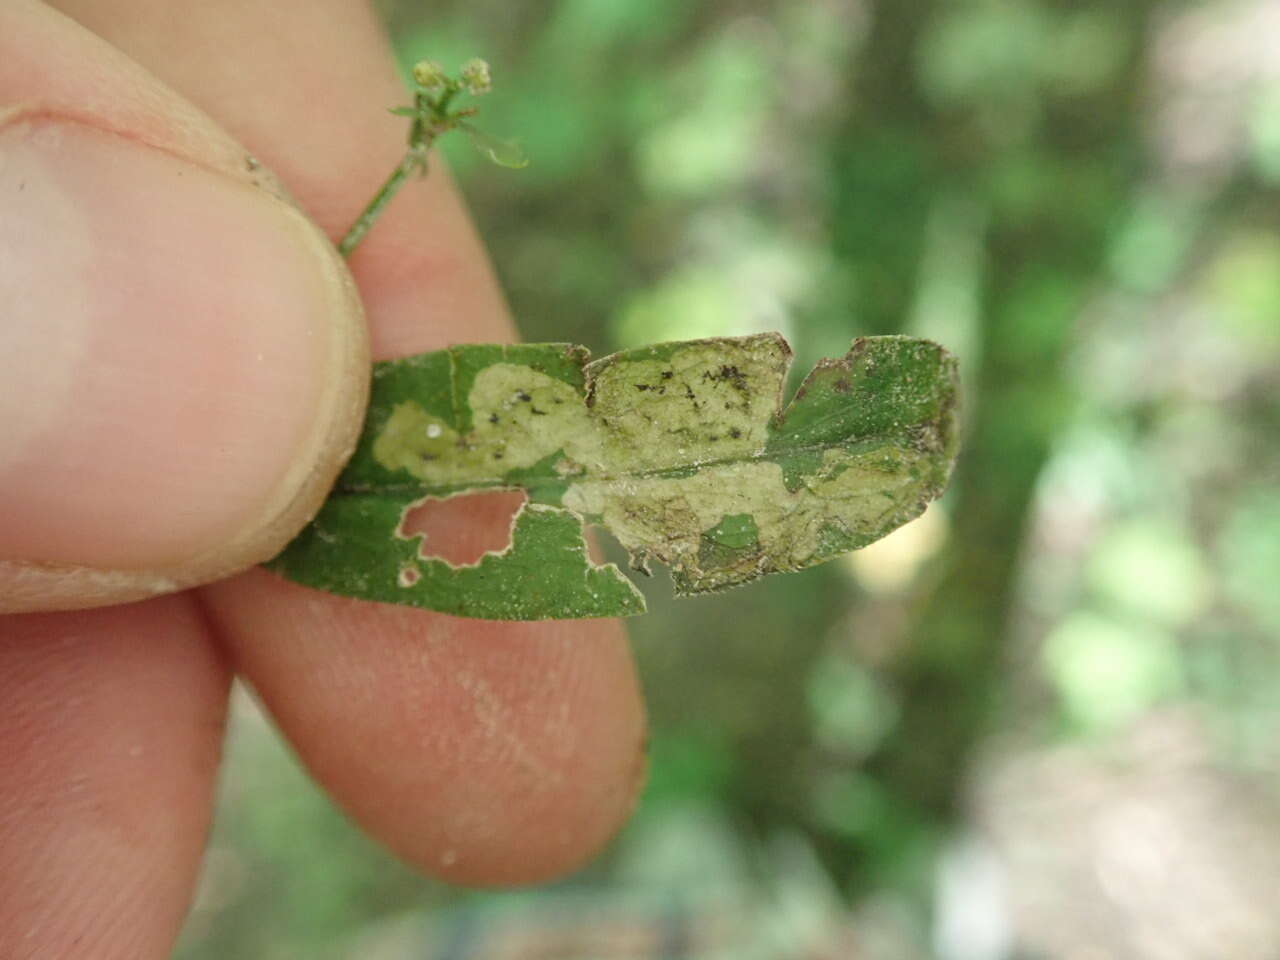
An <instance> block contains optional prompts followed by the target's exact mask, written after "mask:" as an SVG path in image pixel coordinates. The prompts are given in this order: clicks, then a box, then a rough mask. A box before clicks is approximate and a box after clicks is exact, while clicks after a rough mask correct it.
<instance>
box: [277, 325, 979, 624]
mask: <svg viewBox="0 0 1280 960" xmlns="http://www.w3.org/2000/svg"><path fill="white" fill-rule="evenodd" d="M587 361H588V354H587V352H586V350H584V349H583V348H581V347H574V346H568V345H565V344H532V345H520V346H460V347H453V348H450V349H448V350H442V351H437V352H435V353H427V354H422V355H420V356H416V357H410V358H407V359H404V360H395V361H391V362H388V363H381V364H378V365H377V366H376V367H375V370H374V383H373V396H372V399H371V402H370V408H369V416H368V420H367V421H366V424H365V432H364V435H363V436H362V438H361V441H360V444H359V446H358V448H357V450H356V452H355V454H354V456H353V457H352V459H351V462H350V463H349V464H348V466H347V469H346V470H345V472H344V473H343V474H342V476H341V477H340V478H339V481H338V484H337V486H336V488H335V489H334V492H333V493H332V494H331V496H330V497H329V500H328V501H327V502H326V503H325V505H324V507H323V509H322V510H321V512H320V514H319V515H318V516H317V517H316V519H315V520H314V521H313V522H312V523H311V525H310V526H309V527H308V528H307V529H306V530H304V531H303V532H302V534H300V535H299V536H298V538H297V539H295V540H294V542H293V543H292V544H290V545H289V547H288V548H287V549H286V550H285V551H284V553H282V554H281V555H280V556H279V557H277V558H276V559H275V560H274V561H272V563H271V566H272V567H273V568H274V569H276V570H277V571H279V572H280V573H283V574H284V575H286V576H288V577H290V578H291V579H293V580H296V581H298V582H299V583H303V584H306V585H307V586H311V587H317V588H319V589H322V590H328V591H330V592H332V593H339V594H345V595H348V596H353V597H360V598H363V599H367V600H379V601H386V602H392V603H404V604H410V605H413V606H418V607H424V608H427V609H431V610H438V611H442V612H446V613H452V614H457V615H460V616H471V617H483V618H487V619H500V620H536V619H550V618H566V617H598V616H621V615H629V614H634V613H640V612H642V611H643V609H644V603H643V599H642V598H641V596H640V594H639V593H638V592H637V591H636V589H635V587H634V586H633V585H632V584H631V582H630V581H629V580H628V579H627V578H626V577H624V576H623V575H622V574H621V572H620V571H619V570H618V569H617V567H615V566H613V565H611V564H610V565H604V566H596V565H594V564H592V563H591V561H590V560H589V559H588V557H587V553H586V545H585V542H584V540H583V531H582V524H583V521H587V522H591V523H598V524H601V525H603V526H605V527H607V528H608V529H609V530H610V531H611V532H612V533H613V534H614V536H615V537H617V539H618V540H619V542H620V543H621V544H622V545H623V546H624V547H626V549H627V550H628V551H629V552H630V554H631V558H632V566H633V567H634V568H635V569H637V570H641V571H644V572H648V564H649V562H650V561H651V560H657V561H659V562H662V563H665V564H668V565H669V566H670V567H671V574H672V578H673V580H674V582H675V587H676V592H677V593H678V594H681V595H688V594H694V593H702V592H706V591H711V590H718V589H722V588H724V587H731V586H736V585H738V584H743V583H747V582H748V581H751V580H754V579H756V578H757V577H760V576H762V575H764V574H767V573H776V572H785V571H793V570H801V569H803V568H805V567H809V566H812V565H813V564H816V563H821V562H822V561H824V560H828V559H830V558H832V557H834V556H837V555H839V554H841V553H844V552H846V551H848V550H852V549H855V548H857V547H862V546H865V545H867V544H869V543H871V542H872V541H874V540H877V539H879V538H880V537H882V536H884V535H885V534H887V533H889V532H890V531H891V530H893V529H894V528H896V527H898V526H900V525H902V524H903V523H906V522H907V521H908V520H911V519H913V518H915V517H916V516H918V515H919V514H920V513H921V512H922V511H923V510H924V508H925V505H926V504H927V503H928V502H929V501H930V500H932V499H934V498H935V497H937V496H938V495H939V494H940V493H941V492H942V489H943V487H944V486H945V485H946V481H947V478H948V476H949V474H950V471H951V466H952V464H953V462H954V459H955V455H956V447H957V433H956V422H955V421H956V417H955V406H956V392H957V386H956V382H957V378H956V363H955V359H954V358H953V357H952V356H951V355H950V354H949V353H947V351H946V350H944V349H943V348H942V347H940V346H938V345H937V344H935V343H931V342H929V341H927V340H918V339H914V338H911V337H870V338H865V339H859V340H856V341H855V342H854V344H853V347H852V349H851V350H850V351H849V353H848V354H847V355H845V356H844V357H843V358H841V359H839V360H824V361H822V362H821V363H819V364H818V365H817V367H815V369H814V370H813V371H812V372H811V373H810V374H809V376H808V378H807V379H806V380H805V382H804V384H803V385H802V386H801V387H800V389H799V390H798V391H797V393H796V396H795V398H794V399H793V400H792V401H791V403H790V404H789V405H788V406H787V407H786V408H785V409H783V407H782V388H783V382H784V380H785V378H786V374H787V369H788V367H789V366H790V362H791V350H790V348H789V347H788V346H787V344H786V341H784V340H783V339H782V338H781V337H780V336H778V335H777V334H761V335H758V336H750V337H741V338H726V339H715V340H695V341H687V342H681V343H668V344H659V345H656V346H651V347H644V348H641V349H636V350H628V351H625V352H623V353H618V354H614V355H613V356H610V357H605V358H603V359H601V360H597V361H595V362H593V363H588V362H587ZM500 489H508V490H510V489H521V490H523V491H524V492H525V494H526V495H527V498H528V502H527V503H526V504H525V505H524V507H523V508H522V509H521V510H520V512H519V513H518V514H517V516H516V519H515V522H514V525H513V529H512V536H511V543H510V545H509V546H508V547H507V549H505V550H503V551H500V552H497V551H495V552H489V553H486V554H485V555H484V556H483V557H482V559H481V560H480V561H479V562H478V563H475V564H469V565H457V566H455V565H452V564H450V563H448V562H447V561H445V560H443V559H440V558H433V557H424V556H422V555H421V550H420V547H421V546H422V544H421V536H420V535H413V536H406V535H404V534H403V533H402V532H401V526H402V523H403V521H404V518H405V516H406V514H407V513H408V512H409V511H410V510H411V509H412V508H414V507H416V506H418V505H420V504H422V503H423V502H425V501H426V500H428V499H430V498H448V497H452V496H455V495H458V494H463V493H469V492H475V491H482V490H500Z"/></svg>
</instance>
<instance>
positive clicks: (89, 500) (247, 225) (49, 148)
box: [0, 120, 368, 612]
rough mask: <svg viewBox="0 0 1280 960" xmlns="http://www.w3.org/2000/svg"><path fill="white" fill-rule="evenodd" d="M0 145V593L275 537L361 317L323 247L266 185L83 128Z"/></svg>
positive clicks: (60, 597) (139, 577)
mask: <svg viewBox="0 0 1280 960" xmlns="http://www.w3.org/2000/svg"><path fill="white" fill-rule="evenodd" d="M0 161H2V162H0V203H2V204H3V209H4V213H5V216H4V217H3V218H0V257H2V258H3V260H4V262H5V264H6V266H5V268H4V269H2V270H0V288H10V289H8V293H9V294H11V295H10V296H8V297H6V302H7V303H10V304H12V305H13V309H15V310H16V311H17V313H16V314H15V313H13V311H12V310H11V311H10V314H9V315H8V316H7V317H6V321H7V322H6V324H5V327H4V331H3V336H4V339H5V341H6V349H5V350H0V384H2V386H0V421H3V422H5V423H7V424H12V425H14V426H16V428H17V429H16V434H11V435H10V436H9V438H8V439H7V441H6V444H5V446H4V448H3V449H0V504H2V505H3V512H4V513H5V516H6V523H5V524H4V526H3V531H2V532H0V587H5V588H12V589H4V590H0V593H3V595H4V596H5V597H6V600H5V601H4V602H3V603H0V609H3V610H6V611H11V612H12V611H19V610H32V609H61V608H69V607H75V606H83V605H88V604H97V603H104V602H123V601H126V600H131V599H136V598H138V597H140V596H146V595H150V594H152V593H156V592H162V591H166V590H171V589H175V588H177V587H181V586H188V585H191V584H192V583H198V582H202V581H204V580H207V579H210V578H213V577H217V576H221V575H225V574H226V573H228V572H231V571H234V570H238V569H242V568H244V567H245V566H248V565H250V564H252V563H255V562H259V561H261V560H263V559H266V558H267V557H269V556H271V555H272V554H274V553H275V552H276V551H277V550H278V549H279V547H280V546H282V545H283V544H284V543H285V542H287V541H288V539H289V537H290V536H292V535H293V534H294V533H295V532H296V531H297V529H298V528H299V527H301V525H302V524H303V523H305V522H306V520H307V519H308V517H309V516H310V515H311V514H312V513H313V512H314V510H315V508H316V507H317V506H318V503H319V501H320V500H321V499H322V498H323V496H324V493H325V492H326V490H327V488H328V486H329V484H330V483H331V481H332V478H333V476H334V474H335V473H336V472H337V470H338V469H339V468H340V466H341V463H342V460H343V458H344V457H345V455H346V453H347V452H348V451H349V449H350V447H351V445H352V444H353V443H354V437H355V435H356V432H357V430H358V428H359V421H360V416H361V413H362V405H363V399H364V389H365V383H366V381H367V376H368V362H367V345H366V342H365V336H366V335H365V331H364V322H363V312H362V310H361V307H360V303H359V299H358V296H357V295H356V293H355V290H354V285H353V283H352V281H351V279H350V276H349V274H348V273H347V272H346V270H345V268H344V267H343V265H342V264H341V262H340V260H339V258H338V257H337V256H336V253H335V252H334V251H333V250H332V248H331V245H329V244H328V242H327V241H326V240H325V238H324V237H323V236H322V235H321V234H320V233H319V231H318V230H317V229H316V228H315V227H314V226H312V225H311V224H309V223H308V222H307V221H306V219H305V218H304V217H303V216H302V215H301V214H300V213H298V212H297V211H296V210H295V209H293V208H292V207H290V206H288V205H287V204H286V203H284V202H282V201H280V200H279V199H278V198H276V197H274V196H271V195H270V194H268V193H267V192H265V191H261V190H258V189H256V188H255V187H253V186H251V185H248V184H245V183H242V182H236V181H234V180H232V179H230V178H226V177H223V176H222V175H221V174H219V173H215V172H213V171H211V170H209V169H206V168H203V167H201V166H199V165H196V164H193V163H188V162H186V161H184V160H182V159H179V158H177V157H175V156H172V155H170V154H167V153H164V152H162V151H159V150H155V149H154V148H151V147H148V146H145V145H142V144H140V143H137V142H134V141H130V140H129V139H128V138H125V137H121V136H118V135H116V134H113V133H108V132H105V131H100V130H95V129H93V128H90V127H86V126H84V125H82V124H78V123H68V122H54V121H49V120H42V121H19V122H17V123H16V124H11V125H10V126H9V127H7V128H5V129H4V130H3V131H0ZM19 604H21V605H19Z"/></svg>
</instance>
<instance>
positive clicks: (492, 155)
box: [458, 120, 529, 170]
mask: <svg viewBox="0 0 1280 960" xmlns="http://www.w3.org/2000/svg"><path fill="white" fill-rule="evenodd" d="M458 126H459V127H461V128H462V129H463V130H465V131H466V132H467V136H468V137H469V138H470V140H471V145H472V146H474V147H475V148H476V149H477V150H479V151H480V152H481V153H483V154H484V155H485V156H486V157H488V158H489V159H490V160H492V161H493V162H494V163H496V164H497V165H498V166H500V167H510V168H511V169H513V170H519V169H520V168H521V167H527V166H528V165H529V158H528V157H527V156H525V153H524V148H523V147H522V146H520V144H519V143H518V142H517V141H515V140H499V139H498V138H497V137H492V136H490V135H489V134H487V133H485V132H484V131H483V130H481V129H480V128H479V127H476V126H475V125H473V124H470V123H467V122H466V121H465V120H461V121H459V122H458Z"/></svg>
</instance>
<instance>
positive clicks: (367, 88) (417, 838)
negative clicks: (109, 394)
mask: <svg viewBox="0 0 1280 960" xmlns="http://www.w3.org/2000/svg"><path fill="white" fill-rule="evenodd" d="M67 6H68V8H69V9H72V10H74V12H75V15H76V16H78V17H83V18H85V21H86V22H87V23H90V24H91V25H92V26H93V27H94V28H95V29H97V30H99V31H101V32H103V33H104V35H106V36H108V37H109V38H110V39H112V40H113V41H114V42H116V43H118V44H119V45H121V46H122V47H123V48H124V49H125V50H127V51H128V52H130V53H131V54H132V55H133V56H135V57H137V58H138V59H139V60H141V61H142V62H144V63H146V64H147V65H148V66H149V67H150V68H152V69H154V70H155V71H156V72H157V73H158V74H159V75H160V76H162V77H164V78H165V79H167V80H169V81H170V82H171V83H173V84H174V85H175V86H176V87H177V88H178V89H180V90H182V91H183V93H184V94H186V95H187V96H189V97H191V98H192V99H193V100H194V101H195V102H196V103H198V104H200V105H201V106H203V107H204V108H205V109H207V110H208V111H209V112H210V113H211V114H213V115H214V116H216V117H217V118H218V119H219V121H220V122H222V123H223V124H225V125H226V126H227V127H228V129H230V130H232V131H233V132H235V133H236V134H237V135H238V137H239V138H241V139H242V140H243V141H244V142H245V143H247V144H249V145H250V146H251V147H252V149H253V150H254V151H255V152H256V153H257V154H258V155H260V156H261V157H263V158H265V159H267V160H268V161H269V162H270V164H271V166H272V167H274V168H275V169H276V170H278V171H279V172H280V173H281V174H282V176H283V178H284V180H285V182H286V184H287V185H288V187H289V189H290V191H291V192H292V193H293V194H294V195H295V196H296V197H298V198H299V200H300V201H301V202H302V203H303V204H304V206H305V207H306V208H307V209H308V210H309V211H311V212H312V214H313V216H315V217H316V218H317V219H318V220H319V221H320V222H321V223H322V224H324V225H325V227H326V229H328V230H329V231H330V235H331V236H337V235H338V234H339V233H340V232H341V231H342V230H343V229H345V227H346V226H347V225H348V224H349V223H350V221H351V220H352V219H354V217H355V216H356V214H357V213H358V211H359V210H360V208H361V206H362V205H363V203H364V201H365V200H366V199H367V198H368V197H369V196H370V195H371V194H372V191H373V190H374V189H375V188H376V186H377V184H378V183H379V182H380V181H381V180H382V178H383V177H385V175H386V173H387V172H388V171H389V170H390V169H391V167H392V166H393V165H394V164H395V163H396V161H397V160H398V159H399V157H400V155H401V153H402V151H403V148H404V145H403V130H402V128H401V127H400V126H399V125H397V124H396V123H394V122H391V121H390V120H389V119H388V118H387V116H386V114H385V113H384V111H383V110H382V108H383V107H384V106H388V105H391V104H395V103H398V102H400V101H402V99H403V98H404V92H403V90H402V89H401V88H400V86H399V85H398V82H397V81H396V80H395V77H394V74H393V71H392V69H391V67H390V58H389V55H388V53H387V50H386V48H385V44H384V43H383V41H382V39H381V38H380V35H379V32H378V30H377V28H376V25H375V23H374V21H373V19H372V17H371V15H370V14H369V11H368V9H367V7H366V6H365V5H364V4H361V3H352V2H347V0H324V2H320V3H315V2H312V3H305V4H304V3H302V2H301V0H293V2H285V3H277V4H267V5H261V4H256V3H249V2H247V0H230V2H227V3H223V4H218V5H210V4H196V3H180V4H173V3H169V4H156V3H152V2H144V0H117V2H114V3H103V2H89V0H73V2H69V3H68V4H67ZM228 49H234V50H235V51H236V56H235V57H234V58H228V57H225V56H224V54H223V51H225V50H228ZM352 266H353V270H354V272H355V274H356V278H357V280H358V281H359V283H360V286H361V291H362V294H363V296H364V298H365V302H366V305H367V307H368V312H369V319H370V322H371V324H372V341H373V343H374V345H375V354H376V355H378V356H382V357H387V356H393V355H397V354H400V353H408V352H416V351H420V350H426V349H431V348H434V347H439V346H442V345H444V344H446V343H450V342H459V341H468V340H493V339H502V338H505V337H506V335H507V331H508V320H507V316H506V312H505V308H504V306H503V303H502V299H501V297H500V295H499V294H498V293H497V290H496V288H495V287H494V285H493V282H492V278H491V275H490V271H489V268H488V266H487V263H486V260H485V257H484V255H483V252H482V251H481V249H480V247H479V244H478V242H477V241H476V239H475V235H474V233H473V231H472V229H471V227H470V226H469V224H468V222H467V219H466V217H465V215H464V213H463V212H462V208H461V206H460V204H459V203H458V202H457V200H456V197H455V195H454V194H453V192H452V188H451V187H450V185H449V183H448V182H447V180H445V179H444V178H443V177H441V176H440V169H439V165H435V166H433V172H432V174H431V175H430V176H429V177H427V179H426V180H425V181H422V182H419V183H415V184H414V185H413V186H411V187H410V188H408V189H406V191H404V193H403V194H402V195H401V196H400V197H399V198H397V200H396V202H395V203H394V204H392V206H391V208H390V210H389V212H388V214H387V215H386V217H385V218H384V219H383V220H382V221H380V222H379V223H378V225H377V227H375V229H374V230H373V231H371V232H370V234H369V235H368V237H367V238H366V240H365V243H364V245H363V246H362V247H361V248H360V249H359V250H358V251H357V254H356V256H355V258H354V260H353V263H352ZM205 596H206V597H207V598H208V600H209V604H210V611H211V614H212V616H213V617H214V619H215V621H216V622H217V623H218V624H219V626H220V628H221V631H222V633H223V635H224V636H225V637H226V638H227V641H228V643H229V646H230V648H231V650H232V651H233V653H234V656H235V658H236V661H237V664H238V665H239V666H240V668H241V669H242V670H243V671H244V672H245V673H246V675H247V676H248V677H249V678H250V679H251V681H252V682H253V684H254V685H255V687H256V688H257V689H258V691H259V692H260V694H261V695H262V697H263V699H264V701H265V702H266V703H267V705H268V707H269V708H270V709H271V710H272V712H273V713H274V714H275V715H276V717H277V718H278V720H279V722H280V723H281V726H282V728H283V729H284V730H285V732H286V733H287V735H288V736H289V737H290V739H291V740H292V741H293V743H294V745H295V747H296V749H297V750H298V752H299V754H300V755H301V757H302V758H303V760H304V761H305V762H306V763H307V764H308V765H309V766H310V768H311V770H312V771H313V772H314V773H315V775H316V776H317V777H318V778H319V779H320V780H321V781H322V782H324V783H325V784H326V786H327V787H328V788H329V789H330V791H331V792H332V793H333V794H334V796H335V797H336V798H337V799H338V800H339V801H340V802H341V803H342V804H343V805H344V806H345V807H347V809H349V810H350V811H352V812H353V813H354V814H355V815H356V816H357V817H358V818H359V819H360V820H361V821H362V822H363V823H364V824H365V825H366V826H368V827H369V828H370V829H371V830H372V831H373V832H374V833H376V834H377V835H378V836H380V837H381V838H382V839H383V840H384V841H385V842H386V843H388V844H389V845H390V846H391V847H392V848H393V849H395V850H397V851H398V852H399V853H401V854H402V855H404V856H405V857H407V858H409V859H412V860H414V861H416V862H418V863H420V864H422V865H423V866H425V867H426V868H427V869H429V870H432V871H433V872H436V873H440V874H443V875H446V876H449V877H451V878H453V879H455V880H465V881H468V882H491V883H497V882H520V881H528V880H534V879H541V878H545V877H547V876H550V875H554V874H556V873H559V872H562V871H564V870H566V869H569V868H570V867H572V866H574V865H576V864H577V863H580V862H581V861H582V860H583V859H584V858H585V857H587V856H589V855H590V854H591V853H592V852H593V851H595V850H596V849H597V848H598V847H599V846H600V844H601V843H603V842H604V840H605V839H606V838H607V837H608V836H609V835H610V834H611V833H612V832H613V830H615V829H616V827H617V825H618V824H619V823H620V822H621V820H622V819H623V818H624V817H625V815H626V813H627V811H628V810H629V808H630V804H631V800H632V795H633V793H634V791H635V789H636V787H637V785H638V783H639V780H640V769H641V766H642V764H641V760H640V756H641V740H642V737H643V713H642V709H641V706H640V700H639V695H638V692H637V685H636V680H635V675H634V671H633V667H632V664H631V661H630V657H629V654H628V652H627V650H626V646H625V641H624V638H623V637H622V634H621V632H620V630H619V629H618V627H617V626H616V625H615V624H611V623H603V622H584V623H574V624H541V625H530V624H485V623H478V622H475V621H457V620H452V619H450V618H447V617H441V616H433V615H430V614H426V613H423V612H420V611H413V610H406V609H397V608H389V607H381V606H374V605H369V604H360V603H353V602H348V601H343V600H338V599H336V598H332V597H327V596H324V595H321V594H317V593H313V592H311V591H306V590H303V589H301V588H297V587H293V586H290V585H287V584H284V583H282V582H280V581H278V580H277V579H275V578H274V577H272V576H270V575H268V574H265V573H262V572H254V573H251V574H248V575H245V576H243V577H240V578H237V579H236V580H234V581H230V582H228V583H225V584H219V585H217V586H216V587H214V588H212V589H209V590H207V591H206V592H205Z"/></svg>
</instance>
